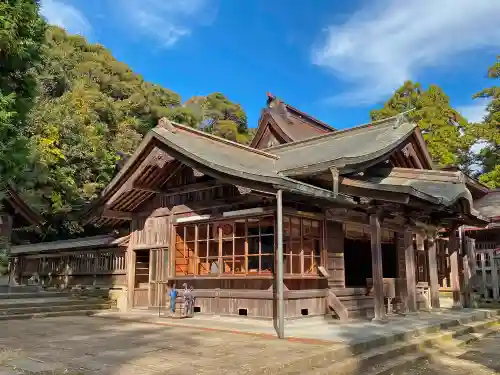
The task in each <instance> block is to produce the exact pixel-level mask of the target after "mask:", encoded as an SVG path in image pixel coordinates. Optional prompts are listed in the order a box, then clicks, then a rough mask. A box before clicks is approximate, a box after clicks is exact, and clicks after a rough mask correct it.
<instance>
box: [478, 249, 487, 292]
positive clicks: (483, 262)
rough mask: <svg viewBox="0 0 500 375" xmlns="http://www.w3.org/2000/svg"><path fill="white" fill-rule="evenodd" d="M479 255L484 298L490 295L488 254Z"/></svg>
mask: <svg viewBox="0 0 500 375" xmlns="http://www.w3.org/2000/svg"><path fill="white" fill-rule="evenodd" d="M479 257H480V258H481V294H482V295H483V298H487V297H488V288H487V286H488V280H486V254H485V253H480V254H479Z"/></svg>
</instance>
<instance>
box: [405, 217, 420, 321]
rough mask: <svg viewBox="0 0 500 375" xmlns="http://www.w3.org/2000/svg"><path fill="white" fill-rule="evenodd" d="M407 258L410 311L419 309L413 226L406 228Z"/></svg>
mask: <svg viewBox="0 0 500 375" xmlns="http://www.w3.org/2000/svg"><path fill="white" fill-rule="evenodd" d="M404 244H405V260H406V262H405V263H406V292H407V293H406V295H407V301H406V308H407V310H408V312H410V313H414V312H416V311H417V280H416V277H415V251H414V249H413V231H412V228H411V227H407V228H406V229H405V237H404Z"/></svg>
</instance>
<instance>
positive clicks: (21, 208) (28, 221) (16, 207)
mask: <svg viewBox="0 0 500 375" xmlns="http://www.w3.org/2000/svg"><path fill="white" fill-rule="evenodd" d="M4 194H5V195H4V198H3V203H4V204H5V205H6V206H7V209H8V210H10V211H11V212H12V213H13V214H14V215H16V216H18V217H20V218H21V220H20V221H18V220H15V223H19V222H22V223H23V224H22V225H34V226H38V225H41V224H43V223H44V222H45V219H44V218H43V217H42V216H41V215H40V214H39V213H37V212H36V211H35V210H33V209H32V208H31V207H30V206H29V205H28V204H27V203H26V202H25V201H24V200H23V199H22V198H21V196H20V195H19V194H18V192H17V191H16V190H15V189H14V187H12V186H11V185H7V189H6V190H5V192H4ZM15 223H14V224H15Z"/></svg>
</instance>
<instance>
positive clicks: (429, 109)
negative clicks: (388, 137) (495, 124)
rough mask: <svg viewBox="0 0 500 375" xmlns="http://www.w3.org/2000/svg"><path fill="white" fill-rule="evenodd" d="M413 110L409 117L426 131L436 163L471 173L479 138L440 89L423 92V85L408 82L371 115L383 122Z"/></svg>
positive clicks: (433, 87)
mask: <svg viewBox="0 0 500 375" xmlns="http://www.w3.org/2000/svg"><path fill="white" fill-rule="evenodd" d="M409 110H411V111H410V112H408V113H407V114H406V116H407V118H408V119H409V120H410V121H414V122H416V123H417V124H418V125H419V127H420V129H421V130H422V133H423V135H424V139H425V140H426V142H427V145H428V148H429V152H430V154H431V156H432V159H433V162H434V163H435V164H436V165H437V166H448V165H458V166H460V167H461V168H462V169H463V170H465V171H468V170H469V167H470V164H471V161H470V159H471V158H470V154H469V149H470V146H471V145H472V144H473V143H474V141H475V138H474V137H473V136H472V135H471V134H470V132H469V131H468V127H469V125H468V122H467V121H466V120H465V119H464V118H463V117H462V116H461V115H460V114H459V113H458V112H457V111H456V110H455V109H453V108H452V107H451V105H450V100H449V98H448V96H447V95H446V94H445V93H444V91H443V90H442V89H441V88H440V87H439V86H436V85H430V86H429V88H428V89H427V90H423V89H422V87H421V85H420V84H419V83H413V82H411V81H407V82H405V83H404V85H403V86H401V87H400V88H399V89H398V90H396V92H395V93H394V95H393V96H392V97H391V98H390V99H389V100H388V101H387V102H386V103H385V104H384V106H383V107H382V108H381V109H377V110H373V111H371V113H370V115H371V118H372V120H381V119H384V118H387V117H391V116H395V115H397V114H399V113H402V112H405V111H409Z"/></svg>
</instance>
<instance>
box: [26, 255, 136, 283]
mask: <svg viewBox="0 0 500 375" xmlns="http://www.w3.org/2000/svg"><path fill="white" fill-rule="evenodd" d="M20 263H21V269H22V273H21V276H22V281H23V282H26V281H27V280H28V279H29V278H30V277H31V276H33V275H34V274H38V276H39V277H40V279H41V282H42V284H43V285H47V286H51V285H54V286H55V285H61V284H64V285H66V286H74V285H94V286H95V285H101V286H108V287H120V286H124V285H125V272H126V267H127V266H126V257H125V249H124V248H123V247H115V248H106V249H97V250H94V249H93V250H83V251H67V252H60V253H53V254H36V255H26V256H22V257H21V259H20Z"/></svg>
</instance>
